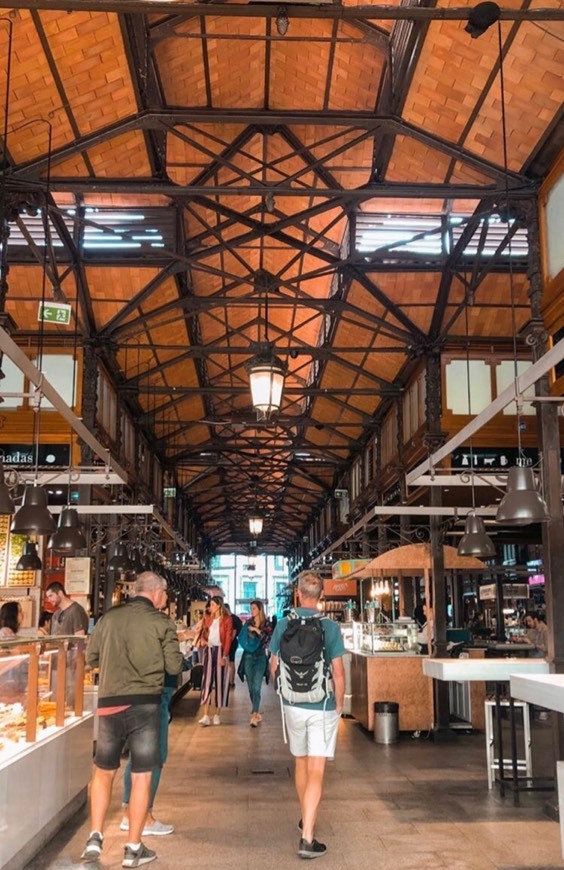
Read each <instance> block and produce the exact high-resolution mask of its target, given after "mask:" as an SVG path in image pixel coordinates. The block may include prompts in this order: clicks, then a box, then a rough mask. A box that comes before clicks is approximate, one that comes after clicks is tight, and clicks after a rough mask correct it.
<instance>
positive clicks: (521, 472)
mask: <svg viewBox="0 0 564 870" xmlns="http://www.w3.org/2000/svg"><path fill="white" fill-rule="evenodd" d="M495 518H496V522H498V523H503V524H504V525H506V526H528V525H530V524H531V523H545V522H548V520H549V519H550V517H549V515H548V509H547V506H546V503H545V501H544V499H543V498H542V496H541V494H540V493H539V491H538V486H537V479H536V476H535V473H534V471H533V469H532V468H531V467H530V466H526V465H516V466H515V467H514V468H510V469H509V473H508V475H507V492H506V493H505V495H504V496H503V498H502V500H501V503H500V505H499V508H498V509H497V514H496V517H495Z"/></svg>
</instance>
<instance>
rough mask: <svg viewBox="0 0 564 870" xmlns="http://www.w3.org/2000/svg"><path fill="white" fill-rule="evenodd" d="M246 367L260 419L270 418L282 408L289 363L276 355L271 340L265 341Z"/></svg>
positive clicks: (253, 400)
mask: <svg viewBox="0 0 564 870" xmlns="http://www.w3.org/2000/svg"><path fill="white" fill-rule="evenodd" d="M245 368H246V369H247V372H248V375H249V383H250V385H251V398H252V402H253V408H254V409H255V411H256V412H257V414H258V415H259V417H260V419H265V420H268V418H269V417H270V415H271V414H272V413H273V412H274V411H279V410H280V405H281V403H282V390H283V389H284V379H285V377H286V372H287V371H288V364H287V363H285V362H284V361H283V360H281V359H279V357H277V356H276V354H275V353H274V351H273V349H272V345H271V344H270V343H269V342H264V343H262V344H261V346H260V349H259V352H258V353H257V355H256V356H254V357H253V358H252V360H250V362H248V363H247V364H246V366H245Z"/></svg>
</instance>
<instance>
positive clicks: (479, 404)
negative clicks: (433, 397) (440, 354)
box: [445, 359, 492, 416]
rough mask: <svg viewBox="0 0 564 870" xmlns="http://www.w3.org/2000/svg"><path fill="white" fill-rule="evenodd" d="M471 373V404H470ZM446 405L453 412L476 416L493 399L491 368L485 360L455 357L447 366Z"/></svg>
mask: <svg viewBox="0 0 564 870" xmlns="http://www.w3.org/2000/svg"><path fill="white" fill-rule="evenodd" d="M468 374H470V406H469V405H468ZM445 381H446V407H447V408H448V410H449V411H452V413H453V414H466V415H468V414H470V415H471V416H474V415H476V414H479V413H480V411H483V410H484V408H486V407H487V406H488V405H489V404H490V402H491V401H492V386H491V368H490V366H489V364H488V363H485V362H484V361H483V360H479V359H472V360H470V362H468V361H467V360H464V359H453V360H451V361H450V362H449V363H447V365H446V367H445Z"/></svg>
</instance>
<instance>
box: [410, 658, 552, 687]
mask: <svg viewBox="0 0 564 870" xmlns="http://www.w3.org/2000/svg"><path fill="white" fill-rule="evenodd" d="M423 673H424V674H425V676H426V677H433V678H434V679H435V680H453V681H456V682H460V683H463V682H465V681H467V680H468V681H470V680H491V681H492V682H504V681H506V680H509V678H510V677H511V676H512V675H513V674H548V662H546V661H545V660H544V659H525V658H518V659H510V658H505V659H430V658H426V659H424V660H423Z"/></svg>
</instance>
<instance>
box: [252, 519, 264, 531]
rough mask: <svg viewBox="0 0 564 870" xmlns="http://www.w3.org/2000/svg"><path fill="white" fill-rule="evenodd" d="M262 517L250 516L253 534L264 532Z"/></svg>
mask: <svg viewBox="0 0 564 870" xmlns="http://www.w3.org/2000/svg"><path fill="white" fill-rule="evenodd" d="M262 524H263V519H262V517H249V531H250V533H251V535H260V533H261V532H262Z"/></svg>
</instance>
